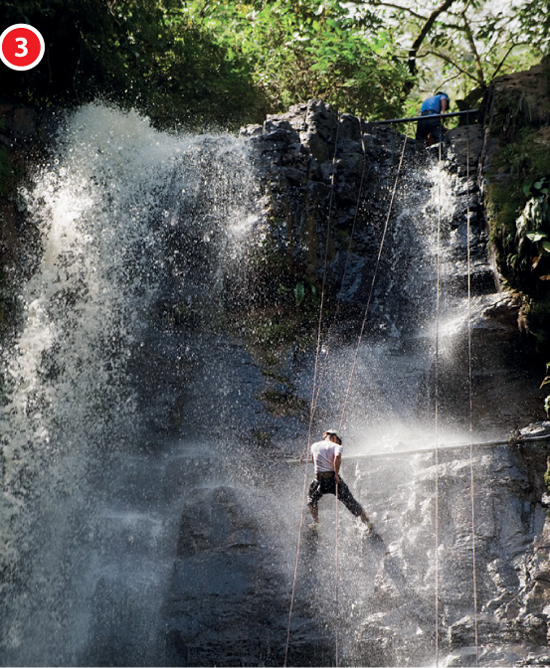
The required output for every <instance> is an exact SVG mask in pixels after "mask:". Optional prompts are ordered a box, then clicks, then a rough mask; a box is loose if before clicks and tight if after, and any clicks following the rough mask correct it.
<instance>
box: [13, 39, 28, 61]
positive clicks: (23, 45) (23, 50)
mask: <svg viewBox="0 0 550 668" xmlns="http://www.w3.org/2000/svg"><path fill="white" fill-rule="evenodd" d="M15 41H16V42H21V44H18V45H17V48H18V49H21V53H16V54H15V57H16V58H24V57H25V56H26V55H27V54H28V53H29V50H28V49H27V40H26V39H25V38H24V37H16V38H15Z"/></svg>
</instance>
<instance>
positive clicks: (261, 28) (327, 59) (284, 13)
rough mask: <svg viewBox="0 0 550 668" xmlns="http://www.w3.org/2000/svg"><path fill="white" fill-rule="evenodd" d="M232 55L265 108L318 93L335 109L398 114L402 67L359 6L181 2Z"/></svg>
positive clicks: (319, 0) (287, 0) (376, 23)
mask: <svg viewBox="0 0 550 668" xmlns="http://www.w3.org/2000/svg"><path fill="white" fill-rule="evenodd" d="M187 6H188V8H189V9H188V11H189V13H190V14H191V15H192V17H193V20H196V21H198V20H199V17H200V20H201V21H202V23H201V25H202V26H206V27H207V28H208V29H209V30H210V31H211V33H212V34H216V35H217V36H218V39H219V43H220V44H221V45H223V46H224V47H225V48H226V49H227V50H228V53H230V54H232V55H233V57H234V58H237V57H238V56H239V55H240V56H242V57H244V58H245V59H246V61H247V62H248V63H249V66H250V67H251V69H252V76H253V79H254V82H255V84H256V85H257V86H258V87H259V88H260V89H261V90H262V91H263V92H264V94H265V97H266V99H267V100H268V101H269V107H270V110H271V111H273V112H279V111H283V110H286V109H287V108H288V106H290V105H291V104H294V103H297V102H303V101H306V100H308V99H311V98H322V99H324V100H325V101H327V102H329V103H331V104H333V105H335V106H336V107H337V108H338V109H340V110H341V111H346V112H350V113H355V114H359V115H363V116H375V117H380V116H384V115H387V114H389V113H398V112H399V110H400V108H401V105H402V103H403V83H404V81H405V80H406V79H407V78H408V76H409V75H408V74H407V71H406V68H405V67H404V66H403V65H402V63H401V62H400V61H399V60H398V59H397V58H396V57H395V43H394V40H393V35H392V34H391V33H390V32H389V31H388V30H387V29H385V28H383V27H382V23H381V21H380V20H378V19H376V18H375V17H374V15H373V14H372V13H371V12H369V11H368V10H367V9H365V8H362V9H357V8H354V11H350V9H349V6H348V5H346V3H342V2H340V1H339V0H324V1H323V0H310V2H307V3H306V2H296V1H293V0H275V1H274V2H260V1H258V0H255V1H252V2H250V3H241V2H223V3H222V2H208V1H207V0H194V1H192V2H189V3H188V5H187Z"/></svg>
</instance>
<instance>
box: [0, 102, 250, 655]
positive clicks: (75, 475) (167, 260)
mask: <svg viewBox="0 0 550 668" xmlns="http://www.w3.org/2000/svg"><path fill="white" fill-rule="evenodd" d="M254 187H255V186H254V178H253V175H252V171H251V167H250V161H249V158H248V149H247V146H246V144H245V143H244V142H243V141H241V140H238V139H237V138H234V137H230V136H219V137H218V136H193V137H191V136H186V135H181V136H175V135H170V134H167V133H161V132H158V131H156V130H155V129H154V128H152V127H151V126H150V124H149V123H148V121H147V120H145V119H143V118H141V117H139V116H138V115H137V114H136V113H134V112H129V113H123V112H121V111H119V110H117V109H112V108H107V107H105V106H101V105H89V106H86V107H84V108H82V109H80V110H78V111H77V112H76V113H74V114H72V115H71V116H69V117H68V118H67V119H66V121H65V123H64V124H63V127H62V128H61V129H60V131H59V136H58V139H57V142H56V145H55V147H54V148H53V150H52V157H51V159H50V161H49V162H48V164H46V165H45V166H44V167H43V168H42V169H41V170H40V172H39V173H38V174H37V176H36V179H35V183H34V185H33V186H32V187H31V188H29V189H28V190H26V191H24V192H22V193H21V194H22V197H23V200H24V202H25V204H26V207H27V215H28V218H29V219H30V220H32V221H33V222H34V223H35V224H36V226H37V227H38V228H39V231H40V239H41V248H40V249H37V253H38V254H39V264H38V268H37V271H36V272H35V274H34V275H33V277H32V278H31V279H30V280H29V281H28V282H27V283H26V284H25V285H24V286H23V290H22V293H21V297H20V299H21V303H22V309H23V315H24V326H23V328H22V330H21V332H20V334H19V336H18V338H17V341H16V344H15V347H14V350H13V351H12V352H11V354H10V355H9V356H8V357H7V358H6V359H5V360H4V363H5V370H4V371H5V377H6V379H7V383H6V385H7V392H6V396H5V398H4V404H5V405H4V406H3V408H2V414H1V422H0V430H1V432H0V434H1V435H0V438H1V444H2V476H3V494H2V499H1V509H0V514H1V517H2V525H3V530H2V534H1V538H0V541H1V543H0V553H1V555H2V568H3V571H4V572H5V573H8V574H9V576H8V577H7V578H5V580H4V583H3V585H2V594H3V600H4V603H3V611H2V617H3V619H4V620H5V621H4V624H3V631H2V635H1V638H0V643H1V646H2V648H3V649H2V653H3V655H4V657H5V660H7V662H8V663H27V664H31V663H34V662H37V661H38V662H43V663H52V664H53V663H55V664H60V663H66V664H74V663H75V662H76V661H78V657H79V656H80V654H79V653H81V652H82V651H83V647H84V646H85V645H86V642H87V636H88V634H89V633H91V631H90V630H89V628H88V626H89V621H90V614H91V612H90V611H91V606H92V605H93V595H92V592H93V591H94V588H95V586H96V585H95V584H94V583H95V582H96V580H97V578H99V577H103V580H102V581H103V582H104V586H105V587H107V589H108V588H109V584H108V583H109V581H110V580H109V578H108V577H107V576H106V575H105V573H104V574H103V576H101V574H98V573H96V575H93V572H94V565H93V562H94V560H95V562H96V566H97V563H99V562H101V557H100V555H101V553H102V551H103V552H105V545H104V541H109V536H111V537H112V536H113V535H116V533H117V531H119V532H122V533H124V531H126V529H124V527H125V526H128V527H133V526H134V525H135V526H137V525H139V526H141V527H142V530H143V531H144V532H145V533H146V534H147V533H149V534H151V535H153V534H155V536H156V537H154V538H151V540H150V545H149V546H148V547H147V546H145V547H143V548H142V551H141V556H140V559H142V560H143V559H145V561H146V560H147V555H150V554H151V553H152V552H153V551H154V549H155V548H156V547H158V545H159V542H161V543H162V540H160V539H158V536H157V534H158V533H159V532H160V533H162V531H164V530H166V524H167V521H166V520H163V521H160V520H159V521H158V522H157V521H155V519H154V517H155V515H154V511H153V512H152V513H151V515H150V517H149V518H148V519H146V521H144V522H143V521H141V519H140V517H135V516H133V515H132V516H129V515H127V514H125V511H120V513H119V514H118V515H117V514H116V512H114V511H113V510H112V509H107V510H104V506H105V504H107V506H108V503H109V502H108V501H107V499H108V497H109V495H110V493H111V490H109V489H108V488H107V487H106V481H107V480H109V479H110V478H111V475H110V474H112V472H113V470H117V471H119V473H120V475H124V474H125V471H126V468H127V460H125V464H122V463H121V462H120V461H119V460H118V459H117V457H119V455H120V454H121V453H124V452H134V453H139V451H140V448H141V447H142V445H141V444H142V443H143V442H144V440H146V436H145V435H144V434H146V428H145V425H146V419H145V412H146V411H145V410H144V407H143V400H142V399H140V383H141V379H140V373H139V369H140V368H143V367H144V365H146V364H147V360H146V359H144V358H143V355H144V354H145V349H144V339H145V336H146V332H147V330H148V327H149V326H150V319H151V317H152V315H151V313H154V311H155V309H154V308H153V305H154V304H155V303H156V302H157V300H158V299H159V296H160V295H161V294H162V296H163V298H164V299H166V298H168V299H171V300H172V301H180V302H183V303H187V302H189V301H192V300H193V299H196V298H197V295H198V296H201V295H203V296H204V295H207V296H208V298H209V299H210V300H211V299H212V298H213V297H214V296H215V294H216V292H219V291H221V290H223V287H224V280H225V277H226V275H227V274H228V272H231V270H232V268H234V267H235V266H236V265H238V263H239V260H240V259H241V257H242V248H243V242H244V240H245V239H246V238H247V236H248V235H250V233H251V230H252V229H253V227H254V224H255V221H256V217H255V215H254V213H253V211H254V207H253V206H252V197H253V191H254ZM149 466H150V463H149ZM159 475H160V473H159ZM153 477H154V476H153ZM107 506H105V507H107ZM113 513H114V514H113ZM113 518H114V519H113ZM117 518H118V519H117ZM113 524H115V525H117V527H118V528H117V529H116V530H115V529H113V530H112V531H110V530H107V529H106V528H105V527H106V525H113ZM168 524H169V522H168ZM149 525H150V526H149ZM159 527H160V528H159ZM128 531H130V529H128ZM132 531H134V530H133V529H132V530H131V531H130V533H132ZM134 533H135V531H134ZM145 542H147V541H145ZM144 555H145V556H144ZM130 562H131V559H130ZM98 568H99V567H98ZM102 568H105V567H102ZM132 568H133V569H134V570H135V571H136V574H135V578H134V580H135V582H134V584H133V585H132V587H130V589H132V590H134V591H135V590H136V587H137V589H139V588H140V587H141V589H142V591H141V596H144V595H145V592H148V594H149V596H150V599H151V604H150V605H152V606H153V607H154V605H158V604H159V600H158V599H159V596H158V591H159V587H160V586H161V585H160V583H159V582H160V580H161V578H160V577H159V576H158V571H157V573H156V575H153V574H151V573H150V574H149V575H147V569H145V571H144V570H143V567H141V566H139V565H138V559H137V557H136V560H135V561H134V562H133V564H132V565H131V566H130V567H129V568H128V571H126V572H124V571H120V569H118V570H119V575H120V581H122V584H121V582H120V581H119V584H118V587H119V589H121V590H124V586H125V585H124V584H123V581H124V578H125V577H126V578H130V579H131V578H132V577H133V576H132V575H131V574H130V571H131V569H132ZM99 570H100V571H101V568H99ZM161 570H162V569H161ZM139 572H142V575H139ZM115 579H116V578H115ZM138 581H140V582H141V585H136V583H137V582H138ZM113 586H114V585H113ZM115 588H116V587H115ZM154 591H156V592H157V595H156V596H155V595H154ZM142 602H143V601H142ZM129 614H130V613H129ZM96 631H97V629H96ZM142 631H143V629H142ZM136 633H137V631H136ZM145 635H147V634H145ZM149 635H150V633H149ZM30 637H33V638H34V639H35V640H34V641H33V643H28V642H26V639H27V638H30ZM134 640H135V638H134ZM155 642H156V641H153V640H150V642H149V643H148V646H149V647H150V646H153V645H154V644H155ZM145 644H146V645H147V643H145ZM136 647H137V649H136V650H135V651H134V652H133V653H131V654H130V655H127V656H133V657H135V659H136V660H137V657H138V655H139V651H140V650H139V647H138V646H137V645H136ZM136 652H137V653H136ZM145 656H147V651H145ZM150 658H151V657H150V656H149V659H150Z"/></svg>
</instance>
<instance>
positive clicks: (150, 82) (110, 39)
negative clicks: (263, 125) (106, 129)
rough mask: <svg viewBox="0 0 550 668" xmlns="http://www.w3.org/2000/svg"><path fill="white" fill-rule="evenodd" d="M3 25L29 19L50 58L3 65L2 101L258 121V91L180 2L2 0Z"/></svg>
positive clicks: (170, 117) (167, 117)
mask: <svg viewBox="0 0 550 668" xmlns="http://www.w3.org/2000/svg"><path fill="white" fill-rule="evenodd" d="M0 15H2V16H3V18H4V23H5V25H6V26H8V25H11V24H13V23H19V22H25V23H30V24H32V25H33V26H35V27H36V28H38V30H40V32H41V33H42V34H43V36H44V39H45V41H46V54H45V57H44V59H43V61H42V62H41V63H40V64H39V65H38V66H37V67H36V68H34V69H32V70H30V71H27V72H14V71H13V70H9V69H8V68H5V69H4V71H3V81H2V83H3V86H2V91H1V93H0V95H1V96H2V98H3V99H4V100H11V101H20V102H31V103H35V104H42V105H44V104H52V103H56V104H72V103H79V102H83V101H87V100H90V99H93V98H95V97H98V96H99V97H103V98H107V99H113V100H116V101H118V102H119V103H123V104H127V105H136V106H138V107H139V108H141V109H142V110H144V111H145V112H146V113H149V114H150V115H151V117H152V118H153V120H156V121H157V122H163V123H168V122H169V123H174V122H178V121H181V122H185V123H187V124H189V125H202V124H204V123H207V122H216V123H219V124H222V125H230V124H231V123H234V122H241V121H242V120H243V116H244V117H246V116H247V114H248V117H249V120H252V119H255V118H259V117H260V116H261V115H262V112H263V109H264V106H265V105H264V101H263V98H262V95H261V92H260V91H259V90H257V89H256V88H255V87H254V85H253V83H252V79H251V75H250V71H249V68H248V65H247V63H246V62H245V61H244V59H242V58H241V59H239V58H234V57H233V58H229V57H228V56H227V53H226V50H225V48H224V47H223V46H221V45H220V44H219V43H217V41H216V40H215V38H214V37H213V36H212V35H211V34H209V33H208V31H207V30H205V29H204V28H201V27H199V26H198V25H197V24H196V23H195V22H194V21H193V20H192V18H191V17H190V15H189V14H188V13H187V12H185V11H184V9H183V7H182V5H181V2H179V1H178V0H162V1H161V0H137V1H136V0H107V1H105V0H42V1H39V0H21V1H20V2H18V3H17V4H15V3H13V2H11V1H6V0H0Z"/></svg>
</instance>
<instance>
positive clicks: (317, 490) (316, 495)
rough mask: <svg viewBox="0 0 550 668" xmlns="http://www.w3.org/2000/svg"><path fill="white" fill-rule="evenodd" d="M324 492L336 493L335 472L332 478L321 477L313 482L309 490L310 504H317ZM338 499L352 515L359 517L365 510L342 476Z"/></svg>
mask: <svg viewBox="0 0 550 668" xmlns="http://www.w3.org/2000/svg"><path fill="white" fill-rule="evenodd" d="M323 494H336V480H335V479H334V474H333V475H332V476H331V477H330V478H320V479H319V480H317V479H316V480H313V481H312V482H311V485H310V486H309V492H308V506H316V505H317V503H318V502H319V499H320V498H321V497H322V496H323ZM338 499H339V500H340V501H341V502H342V503H343V504H344V505H345V506H346V508H347V509H348V510H349V511H350V513H351V514H352V515H355V516H356V517H359V515H360V514H361V513H362V512H363V508H362V507H361V506H360V504H359V503H357V501H356V500H355V499H354V498H353V494H352V493H351V492H350V491H349V487H348V486H347V485H346V483H345V482H344V481H343V480H342V478H340V482H339V483H338Z"/></svg>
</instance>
